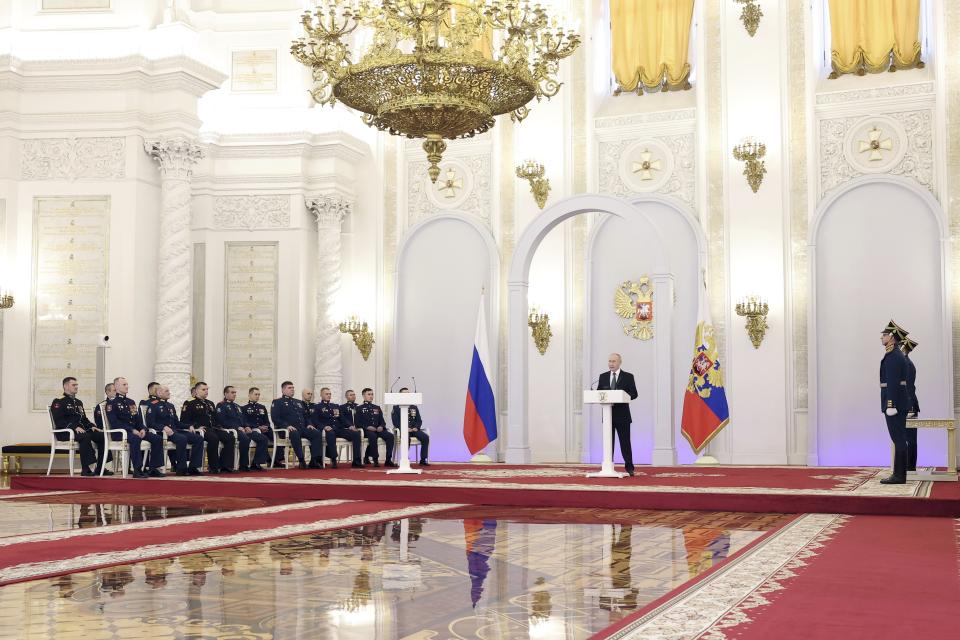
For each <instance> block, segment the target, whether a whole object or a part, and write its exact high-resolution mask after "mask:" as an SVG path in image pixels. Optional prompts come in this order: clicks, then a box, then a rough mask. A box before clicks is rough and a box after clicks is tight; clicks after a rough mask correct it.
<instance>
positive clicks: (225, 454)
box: [180, 398, 237, 473]
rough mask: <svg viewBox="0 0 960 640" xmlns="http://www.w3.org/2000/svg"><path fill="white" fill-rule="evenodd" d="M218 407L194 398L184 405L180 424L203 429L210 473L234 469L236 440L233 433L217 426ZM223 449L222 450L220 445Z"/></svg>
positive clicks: (211, 402) (209, 401)
mask: <svg viewBox="0 0 960 640" xmlns="http://www.w3.org/2000/svg"><path fill="white" fill-rule="evenodd" d="M216 416H217V407H216V406H215V405H214V404H213V401H211V400H204V399H202V398H193V399H191V400H187V401H186V402H184V403H183V409H181V410H180V422H182V423H183V424H185V425H187V426H188V427H190V426H192V427H193V428H195V429H203V439H204V440H206V442H207V466H208V467H209V468H210V473H220V472H221V471H230V470H231V469H232V468H233V448H234V446H236V443H237V442H236V439H235V438H234V437H233V432H232V431H225V430H224V429H222V428H221V427H219V426H217V417H216ZM221 444H222V445H223V449H222V450H221V449H220V445H221Z"/></svg>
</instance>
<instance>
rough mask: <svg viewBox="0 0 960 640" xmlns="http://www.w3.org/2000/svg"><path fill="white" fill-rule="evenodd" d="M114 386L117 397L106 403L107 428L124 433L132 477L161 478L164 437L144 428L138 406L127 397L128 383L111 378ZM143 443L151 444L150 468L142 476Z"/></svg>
mask: <svg viewBox="0 0 960 640" xmlns="http://www.w3.org/2000/svg"><path fill="white" fill-rule="evenodd" d="M113 385H114V387H115V388H116V391H117V395H116V396H114V398H113V399H112V400H110V401H109V402H107V424H109V425H110V428H111V429H118V428H122V429H125V430H126V432H127V447H128V448H129V449H130V461H131V463H132V464H133V477H134V478H146V477H147V476H148V475H149V477H151V478H162V477H163V476H164V474H163V472H162V471H160V467H162V466H163V436H161V435H160V434H159V433H157V432H156V431H152V432H151V431H150V430H149V429H147V428H146V426H144V424H143V420H142V419H141V418H140V411H139V409H138V408H137V403H136V402H134V401H133V399H132V398H128V397H127V391H128V390H129V389H130V384H129V383H128V382H127V379H126V378H122V377H121V378H114V379H113ZM115 439H119V438H115ZM144 440H146V441H147V442H149V443H150V459H149V461H148V465H147V466H149V467H150V472H149V474H145V473H144V472H143V452H142V451H141V450H140V443H141V442H142V441H144Z"/></svg>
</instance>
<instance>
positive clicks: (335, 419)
mask: <svg viewBox="0 0 960 640" xmlns="http://www.w3.org/2000/svg"><path fill="white" fill-rule="evenodd" d="M332 395H333V394H332V392H331V391H330V388H329V387H323V388H322V389H320V402H318V403H317V408H316V414H315V415H316V416H317V419H316V423H317V426H318V427H319V428H320V429H322V430H323V435H324V438H325V439H326V441H327V457H328V458H330V463H331V464H332V465H333V468H334V469H336V468H337V438H343V439H344V440H349V441H350V443H351V444H352V445H353V463H352V465H351V466H352V467H354V468H358V467H363V463H362V462H361V461H360V456H361V453H360V449H361V447H362V440H363V437H362V435H361V434H360V431H358V430H357V428H356V427H352V428H351V427H350V426H344V424H343V422H342V421H341V420H340V407H339V406H338V405H336V404H334V403H332V402H330V398H331V396H332Z"/></svg>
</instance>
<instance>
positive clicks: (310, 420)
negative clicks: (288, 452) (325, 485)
mask: <svg viewBox="0 0 960 640" xmlns="http://www.w3.org/2000/svg"><path fill="white" fill-rule="evenodd" d="M300 397H302V398H303V419H304V424H305V426H306V429H305V430H304V432H303V437H304V438H306V439H307V440H309V441H310V464H309V465H307V467H308V468H309V469H323V430H322V429H320V425H319V424H318V423H317V404H316V403H315V402H314V401H313V389H304V390H303V391H301V392H300ZM302 444H303V443H302V441H301V446H302Z"/></svg>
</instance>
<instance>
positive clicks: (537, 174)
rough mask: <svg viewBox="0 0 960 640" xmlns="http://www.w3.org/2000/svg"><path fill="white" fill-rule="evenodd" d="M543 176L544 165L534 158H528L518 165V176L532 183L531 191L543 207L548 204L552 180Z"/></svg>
mask: <svg viewBox="0 0 960 640" xmlns="http://www.w3.org/2000/svg"><path fill="white" fill-rule="evenodd" d="M543 176H544V169H543V165H542V164H540V163H538V162H535V161H533V160H527V161H525V162H524V163H523V164H522V165H520V166H519V167H517V177H518V178H522V179H523V180H526V181H528V182H529V183H530V193H532V194H533V199H534V200H536V201H537V206H538V207H540V208H541V209H543V207H544V206H546V204H547V196H548V195H550V180H548V179H547V178H544V177H543Z"/></svg>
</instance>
